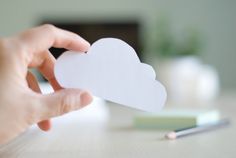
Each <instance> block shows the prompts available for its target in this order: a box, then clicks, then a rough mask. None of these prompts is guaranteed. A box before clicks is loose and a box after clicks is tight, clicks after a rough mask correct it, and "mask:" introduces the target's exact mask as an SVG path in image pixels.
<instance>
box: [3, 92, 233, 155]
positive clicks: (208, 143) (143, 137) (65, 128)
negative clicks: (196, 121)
mask: <svg viewBox="0 0 236 158" xmlns="http://www.w3.org/2000/svg"><path fill="white" fill-rule="evenodd" d="M235 96H236V95H234V96H229V95H227V96H223V97H220V98H219V99H218V101H217V102H216V104H215V105H214V106H216V107H217V108H219V109H220V111H221V112H222V113H223V115H224V116H226V117H228V118H230V119H231V122H232V123H231V125H230V126H229V127H226V128H223V129H219V130H216V131H211V132H207V133H202V134H197V135H193V136H189V137H185V138H181V139H177V140H172V141H170V140H165V139H163V136H164V134H165V133H166V132H165V131H158V130H138V129H134V128H132V118H133V115H134V113H135V110H131V109H128V108H125V107H122V106H119V105H114V104H111V103H109V105H105V106H104V107H102V108H100V111H99V110H98V111H97V110H91V112H87V113H90V114H89V115H90V116H89V115H88V116H85V115H84V113H86V112H84V113H83V111H77V112H74V113H72V114H69V115H65V116H63V117H62V118H56V119H54V120H53V123H54V126H53V129H52V130H51V131H50V132H41V131H40V130H39V129H38V128H37V127H36V126H33V127H32V128H30V129H29V130H28V131H26V132H25V133H24V134H22V135H21V136H19V137H18V138H16V139H15V140H13V141H12V142H10V143H8V144H6V145H4V146H2V147H0V157H1V158H15V157H17V158H28V157H34V158H38V157H40V158H41V157H47V158H51V157H57V158H61V157H67V158H73V157H76V158H78V157H101V158H106V157H109V158H111V157H122V158H124V157H129V158H131V157H135V158H139V157H141V158H144V157H145V158H152V157H153V158H157V157H161V158H164V157H194V158H199V157H207V158H211V157H212V158H217V157H219V158H222V157H227V158H230V157H232V158H233V157H236V149H235V146H236V105H234V104H235V101H236V98H235ZM94 106H95V107H96V105H94ZM107 107H108V108H107ZM101 109H103V110H101ZM104 109H105V110H104ZM107 110H108V111H109V113H108V112H107ZM85 111H86V109H85ZM88 111H89V110H88ZM92 111H93V112H92ZM96 111H97V112H96ZM104 111H105V112H104ZM107 114H110V115H107ZM90 117H91V118H93V119H90Z"/></svg>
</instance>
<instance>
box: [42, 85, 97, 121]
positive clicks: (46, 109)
mask: <svg viewBox="0 0 236 158" xmlns="http://www.w3.org/2000/svg"><path fill="white" fill-rule="evenodd" d="M41 97H42V98H41V103H42V105H41V107H40V110H39V111H40V118H39V119H40V120H46V119H49V118H52V117H56V116H60V115H63V114H65V113H68V112H70V111H75V110H78V109H81V108H82V107H84V106H86V105H88V104H90V103H91V102H92V100H93V99H92V96H91V94H89V93H88V92H87V91H83V90H79V89H62V90H59V91H57V92H55V93H52V94H47V95H42V96H41Z"/></svg>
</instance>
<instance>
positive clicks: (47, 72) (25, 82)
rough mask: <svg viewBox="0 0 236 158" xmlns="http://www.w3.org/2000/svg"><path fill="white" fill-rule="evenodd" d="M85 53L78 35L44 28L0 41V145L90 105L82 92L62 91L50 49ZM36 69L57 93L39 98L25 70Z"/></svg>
mask: <svg viewBox="0 0 236 158" xmlns="http://www.w3.org/2000/svg"><path fill="white" fill-rule="evenodd" d="M52 46H54V47H57V48H66V49H69V50H75V51H83V52H84V51H87V50H88V48H89V47H90V45H89V43H88V42H86V41H85V40H84V39H82V38H81V37H79V36H78V35H76V34H74V33H71V32H68V31H65V30H62V29H59V28H56V27H54V26H52V25H43V26H39V27H36V28H33V29H30V30H27V31H25V32H23V33H21V34H19V35H17V36H14V37H10V38H4V39H0V75H1V77H0V124H1V127H0V144H3V143H6V142H8V141H10V140H11V139H13V138H15V137H16V136H18V135H19V134H20V133H22V132H23V131H25V130H26V129H27V128H29V127H30V126H31V125H33V124H35V123H38V126H39V127H40V128H41V129H42V130H44V131H47V130H49V129H50V127H51V123H50V120H49V119H50V118H52V117H56V116H60V115H63V114H65V113H68V112H70V111H73V110H77V109H80V108H82V107H84V106H85V105H88V104H89V103H90V102H91V101H92V96H91V95H90V94H89V93H88V92H86V91H83V90H78V89H62V88H61V87H60V85H59V84H58V83H57V81H56V79H55V76H54V72H53V71H54V70H53V69H54V63H55V59H54V57H53V56H52V55H51V53H50V52H49V50H48V49H49V48H50V47H52ZM32 67H35V68H37V69H38V70H39V71H40V72H41V73H42V75H43V76H44V77H45V78H46V79H47V80H48V81H49V83H50V84H51V85H52V87H53V89H54V90H55V91H56V92H54V93H52V94H47V95H42V94H41V93H40V89H39V86H38V83H37V80H36V78H35V77H34V76H33V74H31V73H30V72H29V71H28V68H32Z"/></svg>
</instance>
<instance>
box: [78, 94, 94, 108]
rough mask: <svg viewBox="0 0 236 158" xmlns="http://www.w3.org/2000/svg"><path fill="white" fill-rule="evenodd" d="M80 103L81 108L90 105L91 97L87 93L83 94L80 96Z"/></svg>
mask: <svg viewBox="0 0 236 158" xmlns="http://www.w3.org/2000/svg"><path fill="white" fill-rule="evenodd" d="M80 101H81V105H82V106H86V105H88V104H90V103H91V102H92V101H93V97H92V95H91V94H89V93H88V92H83V93H82V94H81V95H80Z"/></svg>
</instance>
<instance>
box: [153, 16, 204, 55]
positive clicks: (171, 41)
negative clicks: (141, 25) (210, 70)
mask: <svg viewBox="0 0 236 158" xmlns="http://www.w3.org/2000/svg"><path fill="white" fill-rule="evenodd" d="M180 36H181V37H175V36H174V34H173V32H172V30H171V27H170V24H169V22H168V20H167V19H166V18H161V19H160V20H159V21H158V23H157V26H156V32H155V34H154V40H153V41H154V52H155V54H156V55H158V56H161V57H178V56H186V55H199V53H200V52H201V49H202V47H203V42H202V40H203V39H202V36H201V34H200V32H199V31H197V29H194V28H190V29H185V30H184V32H183V33H181V35H180Z"/></svg>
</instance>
